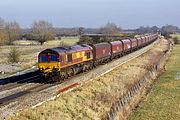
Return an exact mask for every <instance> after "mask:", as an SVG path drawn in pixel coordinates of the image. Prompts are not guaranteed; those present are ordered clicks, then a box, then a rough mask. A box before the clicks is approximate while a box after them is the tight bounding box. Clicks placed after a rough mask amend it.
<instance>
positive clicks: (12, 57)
mask: <svg viewBox="0 0 180 120" xmlns="http://www.w3.org/2000/svg"><path fill="white" fill-rule="evenodd" d="M8 61H9V62H10V63H18V62H19V61H20V52H19V50H18V49H17V48H16V47H13V48H11V49H10V52H9V54H8Z"/></svg>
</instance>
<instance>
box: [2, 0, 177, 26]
mask: <svg viewBox="0 0 180 120" xmlns="http://www.w3.org/2000/svg"><path fill="white" fill-rule="evenodd" d="M179 7H180V0H1V1H0V17H2V18H4V19H5V20H6V21H13V20H14V21H17V22H19V24H20V25H21V26H22V27H30V26H31V24H32V22H33V21H35V20H48V21H49V22H52V23H53V25H54V26H58V27H79V26H82V27H101V26H103V25H104V24H105V23H107V22H108V21H109V22H114V23H116V24H117V25H118V26H121V27H122V28H137V27H139V26H152V25H157V26H162V25H165V24H172V25H177V26H179V27H180V8H179Z"/></svg>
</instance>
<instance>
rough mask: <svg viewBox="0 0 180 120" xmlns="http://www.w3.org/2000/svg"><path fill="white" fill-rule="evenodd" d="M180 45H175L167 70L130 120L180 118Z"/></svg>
mask: <svg viewBox="0 0 180 120" xmlns="http://www.w3.org/2000/svg"><path fill="white" fill-rule="evenodd" d="M179 92H180V45H174V46H173V50H172V54H171V57H170V59H169V61H168V63H167V65H166V71H165V72H164V73H163V74H162V75H161V76H160V78H159V79H158V82H157V84H156V85H155V86H154V87H153V90H152V91H151V94H149V95H148V97H147V99H145V100H144V101H143V102H142V104H140V106H139V107H138V109H137V110H136V111H135V112H134V113H133V115H132V116H131V117H130V120H147V119H148V120H154V119H158V120H180V94H179Z"/></svg>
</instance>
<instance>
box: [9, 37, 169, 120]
mask: <svg viewBox="0 0 180 120" xmlns="http://www.w3.org/2000/svg"><path fill="white" fill-rule="evenodd" d="M170 53H171V51H170V45H169V41H168V40H165V39H161V40H160V42H159V43H158V44H156V45H155V46H154V47H153V48H152V49H150V50H149V51H148V52H146V53H144V54H143V55H141V56H139V57H137V58H135V59H133V60H131V61H129V62H127V63H125V64H123V65H121V66H118V67H117V68H115V69H114V70H112V71H110V72H108V73H106V74H104V75H103V76H100V77H97V78H94V79H93V80H91V81H89V82H86V84H83V85H82V86H79V87H77V88H75V89H73V90H72V91H69V92H67V93H62V94H60V95H59V97H58V98H56V99H55V100H53V101H49V102H46V103H44V104H42V105H41V106H38V107H36V108H34V109H32V108H29V109H26V110H23V111H22V112H19V113H18V114H15V115H13V116H12V117H10V118H9V119H11V120H19V119H23V120H26V119H38V120H44V119H54V120H56V119H58V120H59V119H62V120H70V119H73V120H80V119H83V120H85V119H86V120H88V119H89V120H90V119H96V120H100V119H107V120H109V119H126V118H127V117H128V116H129V115H130V114H131V112H132V110H133V109H134V108H135V107H136V106H137V104H138V103H139V102H140V101H141V100H142V99H143V98H144V97H145V96H146V95H147V93H148V92H149V90H150V88H151V86H152V85H153V83H154V82H155V81H156V79H157V77H158V76H159V74H160V73H161V72H162V71H163V70H164V65H165V63H166V61H167V59H168V58H169V56H170Z"/></svg>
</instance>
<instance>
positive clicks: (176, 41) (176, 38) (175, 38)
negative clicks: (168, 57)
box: [173, 36, 179, 44]
mask: <svg viewBox="0 0 180 120" xmlns="http://www.w3.org/2000/svg"><path fill="white" fill-rule="evenodd" d="M178 40H179V38H178V37H177V36H176V37H174V38H173V41H174V44H177V43H178Z"/></svg>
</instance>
